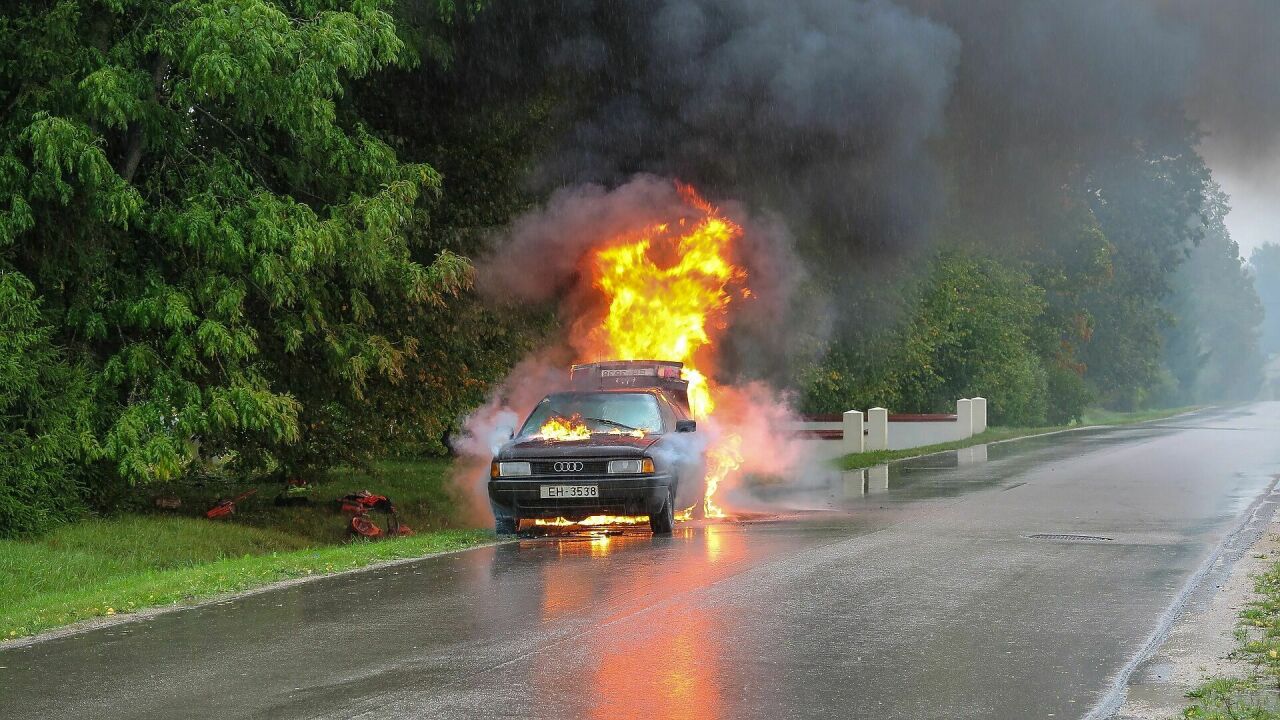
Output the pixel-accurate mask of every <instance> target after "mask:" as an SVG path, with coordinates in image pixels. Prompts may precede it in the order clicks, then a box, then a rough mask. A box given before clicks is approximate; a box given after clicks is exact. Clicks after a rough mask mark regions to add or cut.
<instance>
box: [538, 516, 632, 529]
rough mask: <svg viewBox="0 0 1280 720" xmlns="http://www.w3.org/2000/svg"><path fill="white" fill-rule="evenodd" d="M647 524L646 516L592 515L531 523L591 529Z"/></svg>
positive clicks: (539, 520) (540, 520)
mask: <svg viewBox="0 0 1280 720" xmlns="http://www.w3.org/2000/svg"><path fill="white" fill-rule="evenodd" d="M647 522H649V516H648V515H592V516H590V517H585V518H583V519H581V520H566V519H565V518H562V517H558V518H553V519H550V520H547V519H541V518H539V519H537V520H534V521H533V524H534V525H539V526H544V527H570V526H581V527H593V526H596V525H640V524H642V523H647Z"/></svg>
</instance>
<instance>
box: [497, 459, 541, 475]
mask: <svg viewBox="0 0 1280 720" xmlns="http://www.w3.org/2000/svg"><path fill="white" fill-rule="evenodd" d="M532 473H533V468H531V467H530V466H529V463H527V462H495V463H494V464H493V467H491V468H490V469H489V477H520V476H522V475H531V474H532Z"/></svg>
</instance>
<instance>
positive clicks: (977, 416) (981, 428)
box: [973, 397, 987, 435]
mask: <svg viewBox="0 0 1280 720" xmlns="http://www.w3.org/2000/svg"><path fill="white" fill-rule="evenodd" d="M986 430H987V399H986V398H984V397H976V398H974V399H973V434H974V435H977V434H979V433H983V432H986Z"/></svg>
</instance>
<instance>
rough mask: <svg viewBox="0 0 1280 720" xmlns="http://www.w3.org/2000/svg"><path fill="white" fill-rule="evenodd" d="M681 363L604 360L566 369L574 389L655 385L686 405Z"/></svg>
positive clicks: (628, 387) (687, 402)
mask: <svg viewBox="0 0 1280 720" xmlns="http://www.w3.org/2000/svg"><path fill="white" fill-rule="evenodd" d="M683 368H684V363H682V362H675V361H673V360H607V361H604V362H594V363H582V364H579V365H574V366H573V367H571V368H570V369H569V379H570V381H571V382H572V383H573V388H574V389H575V390H630V389H640V388H657V389H659V390H662V391H664V392H665V393H667V394H668V395H669V396H671V397H672V399H674V400H676V401H677V402H679V403H680V404H681V405H683V406H685V407H686V408H687V407H689V381H688V380H685V379H684V378H683V377H681V376H682V375H683V374H684V373H683Z"/></svg>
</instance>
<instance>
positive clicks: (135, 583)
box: [0, 460, 493, 640]
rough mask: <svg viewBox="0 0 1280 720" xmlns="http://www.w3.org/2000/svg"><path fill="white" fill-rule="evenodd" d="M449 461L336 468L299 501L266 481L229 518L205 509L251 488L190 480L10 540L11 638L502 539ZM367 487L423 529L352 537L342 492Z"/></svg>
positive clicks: (5, 629)
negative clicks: (171, 502) (176, 505)
mask: <svg viewBox="0 0 1280 720" xmlns="http://www.w3.org/2000/svg"><path fill="white" fill-rule="evenodd" d="M448 468H449V464H448V462H447V461H445V460H426V461H418V462H394V463H384V464H381V465H379V466H378V468H377V469H376V471H375V472H373V473H360V472H355V471H335V472H333V473H330V474H328V475H327V476H326V477H324V478H321V479H320V480H319V481H318V482H316V483H314V484H313V485H312V487H311V491H310V492H311V495H312V501H311V502H310V503H309V504H307V505H304V506H294V507H278V506H276V505H274V503H273V502H272V496H273V495H274V494H275V492H276V491H277V489H278V488H276V487H274V486H260V488H259V492H258V494H257V495H255V496H254V497H252V498H250V499H249V500H247V501H245V502H244V503H242V504H241V505H240V507H239V508H238V509H237V512H236V514H235V515H233V516H232V517H231V518H228V519H226V520H218V521H214V520H208V519H205V518H204V517H203V511H204V509H205V508H207V507H209V505H211V504H212V502H213V501H214V500H215V499H216V498H217V497H220V496H221V497H228V496H231V495H234V494H235V493H236V492H238V491H239V490H241V489H242V488H240V487H237V488H228V487H223V486H212V485H211V486H203V487H187V488H183V489H181V491H180V492H176V493H174V492H169V493H166V494H167V496H169V497H171V498H172V497H174V496H176V497H178V498H179V499H180V500H181V501H182V505H181V508H180V509H179V510H177V511H171V512H164V513H161V512H159V511H156V510H154V506H153V505H151V504H150V503H149V502H147V503H143V502H139V503H138V504H137V506H136V507H135V508H134V510H135V512H133V513H131V514H128V515H123V516H120V517H114V518H109V519H90V520H85V521H83V522H79V523H75V524H72V525H67V526H64V527H61V528H58V529H56V530H54V531H53V532H51V533H49V534H47V535H44V536H41V537H38V538H33V539H27V540H3V541H0V640H2V639H12V638H19V637H24V636H28V635H34V634H36V633H39V632H42V631H45V630H49V629H52V628H56V627H60V626H63V625H68V624H71V623H75V622H79V621H81V620H87V619H90V618H94V617H104V616H112V615H117V614H121V613H129V612H136V611H138V610H142V609H146V608H152V607H157V606H166V605H179V604H189V603H193V602H197V601H199V600H202V599H208V598H210V597H214V596H217V595H221V594H224V593H229V592H238V591H243V590H249V589H252V588H255V587H260V586H262V585H267V584H270V583H273V582H277V581H281V580H288V579H292V578H299V577H307V576H312V575H321V574H327V573H334V572H341V571H344V570H350V569H354V568H359V567H364V566H367V565H372V564H375V563H379V562H384V561H388V560H398V559H404V558H412V557H419V556H422V555H429V554H432V553H438V552H444V551H449V550H457V549H461V548H465V547H469V546H472V545H476V544H478V543H482V542H486V541H489V540H492V539H493V533H491V532H488V531H482V530H475V529H469V528H466V527H465V525H466V523H465V522H463V521H462V520H461V519H460V518H458V517H457V516H456V512H457V511H456V508H457V507H458V503H457V502H456V501H455V498H453V496H452V494H451V491H450V488H449V485H448V482H447V474H448ZM244 487H249V486H244ZM365 488H367V489H369V490H371V491H373V492H375V493H380V494H385V495H388V496H389V497H391V498H392V499H393V500H394V501H395V503H396V505H397V508H398V509H399V511H400V512H399V514H400V516H401V518H402V519H403V521H404V522H405V523H406V524H408V525H410V526H411V527H412V528H413V529H414V530H415V532H416V534H415V535H413V536H411V537H405V538H396V539H392V540H383V541H377V542H369V541H358V542H349V541H348V540H347V536H346V532H345V522H346V518H345V516H343V515H341V514H339V513H338V512H337V511H336V510H335V506H334V504H333V503H332V500H333V498H336V497H338V496H340V495H343V494H345V493H347V492H352V491H354V490H359V489H365ZM170 490H172V489H170ZM148 500H150V498H148ZM373 517H374V520H375V522H379V521H380V518H379V516H377V515H375V516H373Z"/></svg>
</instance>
